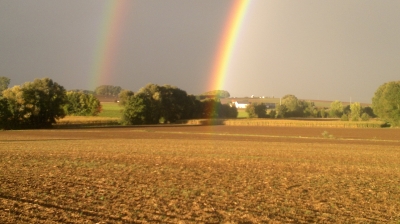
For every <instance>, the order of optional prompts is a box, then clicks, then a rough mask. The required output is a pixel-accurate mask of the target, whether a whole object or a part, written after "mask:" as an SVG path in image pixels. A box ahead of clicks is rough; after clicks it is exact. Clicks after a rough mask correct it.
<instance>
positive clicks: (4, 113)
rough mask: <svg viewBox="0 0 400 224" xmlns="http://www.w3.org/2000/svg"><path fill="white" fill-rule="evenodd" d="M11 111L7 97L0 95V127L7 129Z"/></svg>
mask: <svg viewBox="0 0 400 224" xmlns="http://www.w3.org/2000/svg"><path fill="white" fill-rule="evenodd" d="M11 118H12V113H11V111H10V108H9V106H8V101H7V99H5V98H3V97H1V96H0V129H8V128H9V125H10V119H11Z"/></svg>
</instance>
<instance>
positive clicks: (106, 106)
mask: <svg viewBox="0 0 400 224" xmlns="http://www.w3.org/2000/svg"><path fill="white" fill-rule="evenodd" d="M101 106H102V109H103V110H102V111H101V113H100V114H99V116H100V117H113V118H120V117H121V111H122V109H123V108H122V107H121V106H119V105H118V103H114V102H102V103H101Z"/></svg>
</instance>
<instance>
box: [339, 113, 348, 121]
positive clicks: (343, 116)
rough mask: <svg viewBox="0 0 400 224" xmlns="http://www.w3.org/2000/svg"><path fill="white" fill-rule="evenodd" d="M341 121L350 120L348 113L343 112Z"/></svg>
mask: <svg viewBox="0 0 400 224" xmlns="http://www.w3.org/2000/svg"><path fill="white" fill-rule="evenodd" d="M340 120H341V121H348V120H349V116H347V114H343V115H342V117H340Z"/></svg>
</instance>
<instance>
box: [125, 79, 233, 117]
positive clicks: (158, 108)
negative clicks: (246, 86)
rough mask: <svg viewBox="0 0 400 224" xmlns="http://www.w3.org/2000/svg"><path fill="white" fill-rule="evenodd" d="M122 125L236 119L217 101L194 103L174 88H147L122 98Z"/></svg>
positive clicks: (230, 109)
mask: <svg viewBox="0 0 400 224" xmlns="http://www.w3.org/2000/svg"><path fill="white" fill-rule="evenodd" d="M123 104H124V105H125V108H124V111H123V122H124V123H125V124H157V123H159V122H160V121H163V122H164V123H172V122H175V121H177V120H180V119H192V118H228V117H237V114H238V113H237V109H236V108H235V107H230V106H229V105H222V104H221V102H220V101H219V100H217V99H206V100H203V101H199V100H197V99H196V98H195V97H194V96H193V95H188V94H187V93H186V91H184V90H181V89H179V88H177V87H175V86H171V85H164V86H159V85H156V84H148V85H146V86H145V87H143V88H141V89H140V90H139V91H138V92H137V93H135V94H134V95H129V96H127V97H126V101H125V102H124V103H123Z"/></svg>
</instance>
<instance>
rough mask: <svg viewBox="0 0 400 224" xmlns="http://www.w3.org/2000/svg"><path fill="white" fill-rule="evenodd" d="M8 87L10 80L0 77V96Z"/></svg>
mask: <svg viewBox="0 0 400 224" xmlns="http://www.w3.org/2000/svg"><path fill="white" fill-rule="evenodd" d="M8 85H10V79H9V78H7V77H0V96H1V94H2V92H3V91H4V90H6V89H7V88H8Z"/></svg>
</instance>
